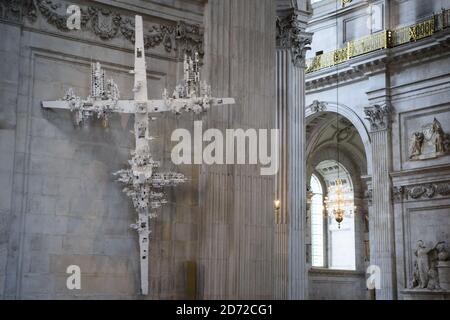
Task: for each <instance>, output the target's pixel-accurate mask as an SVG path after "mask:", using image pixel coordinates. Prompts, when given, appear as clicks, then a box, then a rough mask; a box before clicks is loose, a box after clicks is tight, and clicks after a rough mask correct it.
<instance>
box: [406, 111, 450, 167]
mask: <svg viewBox="0 0 450 320" xmlns="http://www.w3.org/2000/svg"><path fill="white" fill-rule="evenodd" d="M449 152H450V135H449V134H446V133H445V132H444V130H443V129H442V126H441V123H440V122H439V121H438V120H437V119H436V118H435V119H434V121H433V123H430V124H427V125H425V126H423V127H422V130H421V131H417V132H414V134H413V135H412V136H411V138H410V141H409V159H410V160H426V159H433V158H438V157H441V156H444V155H446V154H448V153H449Z"/></svg>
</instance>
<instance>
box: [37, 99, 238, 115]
mask: <svg viewBox="0 0 450 320" xmlns="http://www.w3.org/2000/svg"><path fill="white" fill-rule="evenodd" d="M201 100H202V99H200V98H199V99H198V101H195V100H193V99H192V98H190V99H168V100H147V101H134V100H118V101H116V102H114V101H111V100H95V101H80V103H79V104H80V105H81V106H82V109H83V110H84V111H93V112H98V111H100V110H103V111H108V112H114V113H158V112H168V111H172V112H181V111H194V112H195V111H196V110H195V109H194V107H195V103H193V102H197V103H201V102H202V101H201ZM234 103H235V100H234V99H233V98H211V99H209V104H210V105H211V106H221V105H228V104H234ZM111 106H113V107H111ZM42 107H43V108H46V109H67V110H72V111H74V110H78V109H77V108H76V107H74V102H73V101H69V100H57V101H43V102H42Z"/></svg>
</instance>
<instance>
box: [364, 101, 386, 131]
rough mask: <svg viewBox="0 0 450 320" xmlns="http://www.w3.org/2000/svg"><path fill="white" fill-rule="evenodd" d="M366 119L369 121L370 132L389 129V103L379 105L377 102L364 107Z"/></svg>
mask: <svg viewBox="0 0 450 320" xmlns="http://www.w3.org/2000/svg"><path fill="white" fill-rule="evenodd" d="M364 114H365V115H366V116H367V117H366V119H367V120H369V122H370V129H371V131H372V132H375V131H382V130H387V129H389V125H390V121H391V114H392V109H391V107H389V105H387V104H386V105H384V106H380V105H378V104H376V105H373V106H370V107H366V108H364Z"/></svg>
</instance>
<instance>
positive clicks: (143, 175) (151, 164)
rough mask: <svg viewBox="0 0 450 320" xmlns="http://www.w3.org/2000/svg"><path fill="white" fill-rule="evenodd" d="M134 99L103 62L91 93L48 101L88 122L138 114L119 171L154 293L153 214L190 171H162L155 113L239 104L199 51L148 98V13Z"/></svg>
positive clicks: (139, 28)
mask: <svg viewBox="0 0 450 320" xmlns="http://www.w3.org/2000/svg"><path fill="white" fill-rule="evenodd" d="M130 72H131V73H132V74H134V87H133V92H134V100H120V93H119V89H118V87H117V85H116V84H115V83H114V81H113V80H112V79H110V80H108V81H106V80H105V74H104V71H103V70H102V69H101V65H100V63H98V62H97V63H93V64H92V73H91V91H90V95H89V96H88V97H87V98H86V99H81V98H80V97H78V96H76V95H75V93H74V91H73V90H72V89H69V90H68V92H67V93H66V95H65V97H64V98H63V99H62V100H58V101H43V102H42V107H43V108H49V109H53V108H55V109H68V110H71V111H72V112H73V113H74V114H75V119H76V123H77V124H78V125H80V124H82V123H83V122H84V121H86V120H87V119H89V118H90V117H97V118H98V119H101V120H103V121H107V120H108V116H109V115H110V114H111V113H130V114H134V116H135V124H134V134H135V138H136V148H135V150H134V151H133V152H132V158H131V160H130V161H129V164H130V167H129V168H128V169H124V170H120V171H118V172H116V173H114V175H116V176H118V181H120V182H122V183H124V184H125V188H124V192H125V193H126V194H127V195H128V196H129V197H130V198H131V199H132V201H133V205H134V208H135V209H136V212H137V220H136V223H135V224H132V225H131V227H132V228H134V229H136V231H137V232H138V235H139V248H140V268H141V292H142V294H143V295H146V294H148V266H149V262H148V257H149V252H148V250H149V236H150V230H149V220H150V219H151V218H155V217H156V209H158V208H160V207H161V206H162V205H163V204H165V203H166V200H165V198H164V193H163V192H162V191H163V188H164V187H170V186H176V185H178V184H180V183H183V182H185V181H186V178H185V176H184V175H182V174H180V173H173V172H158V171H157V169H158V168H159V163H158V162H156V161H154V160H153V158H152V156H151V152H150V147H149V142H150V140H151V139H152V138H151V136H150V132H149V131H150V130H149V129H150V126H149V122H150V119H149V117H150V114H152V113H159V112H167V111H171V112H174V113H176V114H179V113H181V112H183V111H192V112H195V113H201V112H204V111H207V110H208V109H209V107H210V106H211V105H225V104H234V103H235V101H234V99H233V98H213V97H211V89H210V87H209V86H208V85H207V84H206V83H204V82H201V81H200V68H199V57H198V54H197V53H196V54H195V55H194V57H193V58H192V57H187V56H186V55H185V59H184V81H183V82H182V84H180V85H178V86H177V87H176V88H175V90H174V92H173V94H172V95H171V96H170V95H168V93H167V90H164V92H163V94H162V99H161V100H148V97H147V69H146V62H145V53H144V34H143V23H142V17H141V16H136V18H135V61H134V69H133V70H131V71H130Z"/></svg>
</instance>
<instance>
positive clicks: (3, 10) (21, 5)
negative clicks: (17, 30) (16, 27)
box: [0, 0, 37, 22]
mask: <svg viewBox="0 0 450 320" xmlns="http://www.w3.org/2000/svg"><path fill="white" fill-rule="evenodd" d="M24 17H26V18H27V19H28V20H30V21H32V22H33V21H35V20H36V17H37V16H36V6H35V4H34V1H33V0H0V18H2V19H5V20H10V21H15V22H20V21H22V19H23V18H24Z"/></svg>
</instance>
